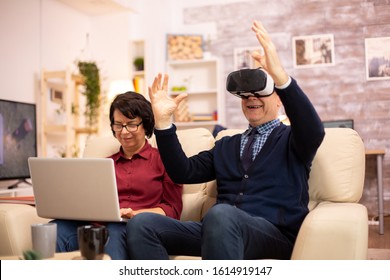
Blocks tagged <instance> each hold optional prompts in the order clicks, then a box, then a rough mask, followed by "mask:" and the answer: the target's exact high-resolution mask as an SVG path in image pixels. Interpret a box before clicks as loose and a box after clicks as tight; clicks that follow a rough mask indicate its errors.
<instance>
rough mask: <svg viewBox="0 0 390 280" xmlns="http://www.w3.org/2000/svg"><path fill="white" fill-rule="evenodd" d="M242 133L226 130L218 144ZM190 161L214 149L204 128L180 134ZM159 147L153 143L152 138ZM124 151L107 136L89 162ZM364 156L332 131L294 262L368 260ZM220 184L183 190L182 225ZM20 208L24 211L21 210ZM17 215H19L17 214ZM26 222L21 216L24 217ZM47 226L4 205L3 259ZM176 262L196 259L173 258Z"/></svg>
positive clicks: (351, 137) (344, 131) (94, 146)
mask: <svg viewBox="0 0 390 280" xmlns="http://www.w3.org/2000/svg"><path fill="white" fill-rule="evenodd" d="M241 131H242V130H233V129H229V130H224V131H221V132H220V133H219V134H218V136H217V137H216V139H220V138H221V137H223V136H226V135H232V134H235V133H239V132H241ZM178 137H179V140H180V142H181V144H182V146H183V149H184V151H185V152H186V154H187V156H191V155H193V154H196V153H198V152H199V151H201V150H204V149H210V148H211V147H213V145H214V141H215V139H214V138H213V136H212V134H211V133H210V132H209V131H208V130H207V129H203V128H194V129H188V130H179V131H178ZM150 142H151V144H152V145H153V146H156V142H155V139H154V138H151V139H150ZM118 148H119V143H118V141H117V140H116V139H115V138H114V137H113V136H112V135H107V136H104V137H98V138H93V139H90V140H89V141H88V142H87V145H86V147H85V151H84V157H106V156H108V155H110V154H112V153H114V152H116V151H117V150H118ZM364 172H365V154H364V146H363V142H362V140H361V138H360V137H359V135H358V134H357V132H356V131H354V130H351V129H348V128H328V129H326V136H325V139H324V141H323V143H322V145H321V147H320V148H319V150H318V152H317V155H316V157H315V159H314V162H313V166H312V171H311V175H310V181H309V186H310V190H309V191H310V204H309V208H310V210H311V211H310V213H309V214H308V216H307V217H306V219H305V221H304V223H303V225H302V227H301V229H300V232H299V235H298V238H297V241H296V244H295V247H294V250H293V254H292V259H366V258H367V250H368V216H367V209H366V207H364V206H363V205H361V204H358V201H359V199H360V197H361V195H362V191H363V183H364ZM215 197H216V184H215V181H212V182H206V183H202V184H194V185H184V193H183V212H182V215H181V220H196V221H199V220H200V219H201V218H202V217H203V216H204V214H205V213H206V212H207V210H208V209H209V208H210V207H211V206H212V205H213V204H214V203H215ZM17 208H19V209H17ZM16 210H17V211H18V213H19V214H18V215H15V212H14V211H16ZM24 211H25V213H28V215H26V218H24V219H22V220H18V219H16V218H17V216H24V215H23V213H21V212H24ZM37 221H42V219H41V218H39V217H37V216H36V213H35V211H34V208H32V207H31V206H26V205H12V204H9V205H4V204H0V244H1V248H0V256H5V255H20V254H21V252H22V251H23V250H26V249H28V248H31V241H30V239H31V237H30V231H29V226H30V224H32V223H35V222H37ZM171 258H172V259H194V257H189V256H171Z"/></svg>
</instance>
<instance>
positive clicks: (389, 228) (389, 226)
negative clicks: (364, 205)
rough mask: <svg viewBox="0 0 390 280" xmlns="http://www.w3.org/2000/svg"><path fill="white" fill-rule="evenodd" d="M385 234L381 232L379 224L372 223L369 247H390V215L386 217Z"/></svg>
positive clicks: (369, 232)
mask: <svg viewBox="0 0 390 280" xmlns="http://www.w3.org/2000/svg"><path fill="white" fill-rule="evenodd" d="M384 228H385V234H383V235H382V234H379V225H370V226H369V231H368V248H380V249H390V216H387V217H385V219H384Z"/></svg>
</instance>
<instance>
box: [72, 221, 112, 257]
mask: <svg viewBox="0 0 390 280" xmlns="http://www.w3.org/2000/svg"><path fill="white" fill-rule="evenodd" d="M77 235H78V241H79V248H80V253H81V256H82V257H83V258H84V259H87V260H101V259H103V256H104V246H105V245H106V243H107V241H108V229H107V228H106V227H105V226H98V225H86V226H81V227H78V228H77Z"/></svg>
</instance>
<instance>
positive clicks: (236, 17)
mask: <svg viewBox="0 0 390 280" xmlns="http://www.w3.org/2000/svg"><path fill="white" fill-rule="evenodd" d="M183 12H184V17H183V18H184V24H198V23H204V22H216V24H217V38H216V39H214V40H213V41H212V42H211V52H212V53H213V54H214V55H215V56H217V57H219V58H221V60H222V68H223V70H222V71H223V72H222V73H221V83H222V84H223V85H224V84H225V78H226V75H227V74H228V73H229V72H231V71H233V70H234V69H233V50H234V48H236V47H247V46H257V45H258V43H257V41H256V38H255V36H254V35H253V33H252V31H251V30H250V25H251V22H252V20H253V19H258V20H261V21H262V22H263V24H264V26H265V27H266V28H267V29H268V31H269V32H270V33H271V36H272V38H273V41H274V43H275V45H276V47H277V49H278V52H279V55H280V58H281V60H282V61H283V63H284V66H285V68H286V70H287V71H288V73H289V74H290V75H291V76H293V77H294V78H296V79H297V81H298V82H299V84H300V85H301V87H302V88H303V89H304V91H305V92H306V93H307V95H308V96H309V98H310V99H311V100H312V102H313V104H314V106H315V107H316V109H317V111H318V113H319V114H320V117H321V118H322V119H323V120H336V119H353V120H354V122H355V129H356V130H357V131H358V132H359V134H360V135H361V137H362V138H363V141H364V143H365V146H366V148H369V149H385V150H386V155H385V160H384V172H383V174H384V194H385V213H386V214H390V156H389V154H390V141H389V139H390V128H389V127H390V80H384V81H383V80H382V81H366V70H365V43H364V39H365V38H371V37H388V36H390V0H376V1H368V0H366V1H364V0H317V1H310V0H278V1H266V0H253V1H245V2H238V3H233V4H224V5H221V4H220V5H212V4H211V5H210V6H202V7H191V8H186V9H185V10H184V11H183ZM326 33H332V34H333V35H334V44H335V59H334V60H335V65H334V66H329V67H317V68H308V69H295V68H294V67H293V54H292V37H293V36H306V35H315V34H326ZM226 116H228V117H227V120H226V122H227V126H228V127H229V128H243V127H246V125H247V122H246V120H245V118H244V117H243V116H242V113H241V107H240V101H239V100H238V99H237V98H236V97H233V96H231V95H228V94H227V98H226ZM375 168H376V161H375V159H374V158H367V172H366V181H365V188H364V194H363V197H362V199H361V202H362V203H363V204H365V205H366V206H367V207H368V210H369V213H370V215H376V214H377V190H376V184H377V181H376V169H375Z"/></svg>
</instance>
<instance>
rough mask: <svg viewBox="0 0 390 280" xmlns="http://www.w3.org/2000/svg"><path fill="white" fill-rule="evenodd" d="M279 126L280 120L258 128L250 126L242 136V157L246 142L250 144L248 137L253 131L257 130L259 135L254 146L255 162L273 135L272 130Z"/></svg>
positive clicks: (253, 157)
mask: <svg viewBox="0 0 390 280" xmlns="http://www.w3.org/2000/svg"><path fill="white" fill-rule="evenodd" d="M279 125H280V120H279V119H276V120H272V121H270V122H267V123H265V124H262V125H259V126H257V127H251V126H249V128H248V129H247V130H246V131H245V132H244V133H243V134H242V135H241V147H240V157H242V153H243V151H244V147H245V144H246V142H248V135H249V133H250V132H251V130H252V129H257V134H256V135H255V140H254V141H255V143H254V144H253V155H252V160H254V159H255V157H256V156H257V154H258V153H259V152H260V150H261V148H262V147H263V146H264V144H265V141H267V138H268V136H269V135H270V134H271V132H272V130H273V129H274V128H275V127H278V126H279Z"/></svg>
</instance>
